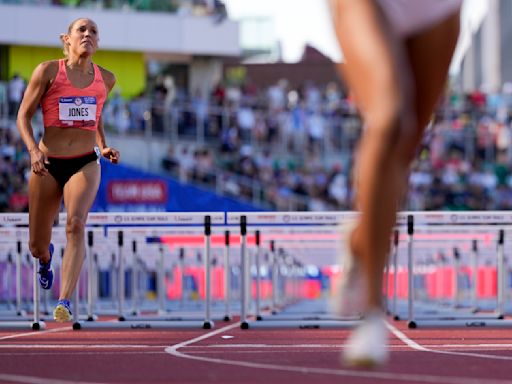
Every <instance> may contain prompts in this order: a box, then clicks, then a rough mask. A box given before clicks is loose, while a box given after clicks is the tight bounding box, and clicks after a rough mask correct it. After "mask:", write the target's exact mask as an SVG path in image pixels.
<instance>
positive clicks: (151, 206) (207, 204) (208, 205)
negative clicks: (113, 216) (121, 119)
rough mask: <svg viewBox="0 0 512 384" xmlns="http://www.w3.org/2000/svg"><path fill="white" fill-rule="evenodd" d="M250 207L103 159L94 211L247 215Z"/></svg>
mask: <svg viewBox="0 0 512 384" xmlns="http://www.w3.org/2000/svg"><path fill="white" fill-rule="evenodd" d="M261 210H262V209H260V208H258V207H255V206H253V205H251V204H247V203H244V202H240V201H237V200H235V199H231V198H228V197H223V196H219V195H217V194H215V193H213V192H210V191H207V190H203V189H201V188H198V187H195V186H192V185H189V184H182V183H180V182H178V181H176V180H175V179H173V178H171V177H166V176H161V175H157V174H152V173H149V172H144V171H141V170H138V169H136V168H132V167H129V166H126V165H119V164H118V165H114V164H111V163H109V162H108V161H104V160H103V159H102V162H101V184H100V187H99V190H98V194H97V195H96V200H95V201H94V204H93V206H92V209H91V211H93V212H143V211H144V212H157V211H160V212H162V211H163V212H220V211H222V212H237V211H239V212H247V211H261Z"/></svg>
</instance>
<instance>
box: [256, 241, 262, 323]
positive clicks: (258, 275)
mask: <svg viewBox="0 0 512 384" xmlns="http://www.w3.org/2000/svg"><path fill="white" fill-rule="evenodd" d="M260 254H261V246H260V231H256V254H255V264H256V320H262V317H261V313H260V306H261V304H260V303H261V291H260V285H261V268H260V267H261V266H260Z"/></svg>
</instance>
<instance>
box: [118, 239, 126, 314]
mask: <svg viewBox="0 0 512 384" xmlns="http://www.w3.org/2000/svg"><path fill="white" fill-rule="evenodd" d="M123 243H124V237H123V231H119V232H118V233H117V245H118V255H119V277H118V283H119V285H118V295H117V297H118V305H119V308H118V309H119V313H118V315H119V321H124V320H125V317H124V288H125V283H124V257H123Z"/></svg>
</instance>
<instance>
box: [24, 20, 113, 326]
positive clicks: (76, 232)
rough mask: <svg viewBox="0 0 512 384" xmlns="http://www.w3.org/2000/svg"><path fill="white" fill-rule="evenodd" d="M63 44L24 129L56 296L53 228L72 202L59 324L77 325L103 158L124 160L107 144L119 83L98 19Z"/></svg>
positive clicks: (78, 23) (33, 236)
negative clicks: (104, 62) (75, 302)
mask: <svg viewBox="0 0 512 384" xmlns="http://www.w3.org/2000/svg"><path fill="white" fill-rule="evenodd" d="M61 40H62V43H63V48H64V53H65V56H66V58H65V59H61V60H51V61H46V62H43V63H41V64H39V65H38V66H37V67H36V69H35V70H34V73H33V74H32V78H31V80H30V83H29V84H28V87H27V90H26V93H25V97H24V98H23V102H22V103H21V106H20V110H19V113H18V120H17V125H18V130H19V132H20V135H21V138H22V139H23V141H24V143H25V145H26V147H27V149H28V151H29V153H30V163H31V170H32V173H31V175H30V179H29V207H30V210H29V236H30V239H29V248H30V252H31V253H32V256H34V257H35V258H37V259H39V282H40V284H41V286H42V288H43V289H50V288H51V286H52V282H53V271H52V269H51V261H52V254H53V245H52V244H51V235H52V225H53V222H54V218H55V216H56V215H57V214H58V212H59V209H60V205H61V201H62V199H63V198H64V206H65V208H66V211H67V220H66V239H67V244H66V248H65V251H64V258H63V261H62V282H61V290H60V295H59V301H58V303H57V306H56V307H55V310H54V312H53V317H54V319H55V320H57V321H69V320H71V310H70V303H69V299H70V297H71V294H72V293H73V291H74V290H75V286H76V283H77V281H78V277H79V275H80V270H81V268H82V264H83V260H84V257H85V244H84V230H85V223H86V220H87V215H88V212H89V209H90V208H91V205H92V203H93V201H94V198H95V196H96V192H97V190H98V186H99V183H100V166H99V157H100V156H103V157H105V158H107V159H108V160H110V161H111V162H112V163H117V162H118V161H119V152H118V151H117V150H115V149H114V148H111V147H109V146H108V145H107V144H106V140H105V134H104V130H103V122H102V117H101V114H102V108H103V104H104V102H105V100H106V98H107V93H108V92H109V91H110V90H111V89H112V87H113V86H114V84H115V77H114V75H113V74H112V73H111V72H109V71H107V70H106V69H104V68H100V67H99V66H97V65H96V64H94V63H93V62H92V56H93V54H94V53H95V52H96V49H97V47H98V40H99V36H98V26H97V25H96V23H94V22H93V21H92V20H90V19H86V18H80V19H77V20H75V21H73V22H72V23H71V24H70V25H69V27H68V31H67V33H65V34H62V35H61ZM39 104H41V106H42V110H43V120H44V134H43V137H42V138H41V140H40V141H39V142H36V140H35V138H34V132H33V129H32V117H33V116H34V113H35V111H36V109H37V106H38V105H39ZM96 145H98V146H99V148H97V147H96Z"/></svg>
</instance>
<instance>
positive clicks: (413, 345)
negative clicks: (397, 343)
mask: <svg viewBox="0 0 512 384" xmlns="http://www.w3.org/2000/svg"><path fill="white" fill-rule="evenodd" d="M386 325H387V327H388V329H389V330H390V331H391V332H392V333H393V334H394V335H395V336H396V337H397V338H398V339H400V340H401V341H402V342H403V343H404V344H406V345H407V346H409V347H410V348H412V349H415V350H417V351H422V352H430V353H438V354H441V355H452V356H453V355H454V356H468V357H478V358H483V359H491V360H512V356H497V355H486V354H483V353H473V352H456V351H440V350H437V349H430V348H428V347H425V346H423V345H420V344H418V343H417V342H415V341H414V340H412V339H410V338H409V337H407V336H406V335H405V333H403V332H402V331H400V330H398V329H397V328H396V327H394V326H393V325H392V324H390V323H389V322H386ZM464 347H465V346H464Z"/></svg>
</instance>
